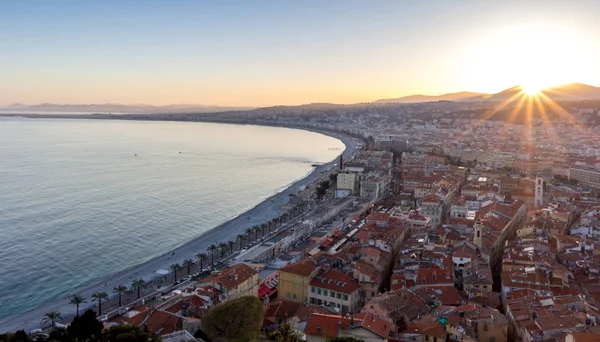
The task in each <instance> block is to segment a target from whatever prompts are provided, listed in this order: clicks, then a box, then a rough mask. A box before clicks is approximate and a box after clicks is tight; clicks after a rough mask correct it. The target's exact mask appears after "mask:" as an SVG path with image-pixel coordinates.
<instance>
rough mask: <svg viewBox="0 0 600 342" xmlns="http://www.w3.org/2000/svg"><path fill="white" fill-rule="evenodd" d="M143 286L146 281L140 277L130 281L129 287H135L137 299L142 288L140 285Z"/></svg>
mask: <svg viewBox="0 0 600 342" xmlns="http://www.w3.org/2000/svg"><path fill="white" fill-rule="evenodd" d="M145 286H146V282H145V281H144V279H142V278H139V279H135V280H134V281H132V282H131V288H134V289H136V291H137V297H138V299H139V298H140V290H141V289H142V287H145Z"/></svg>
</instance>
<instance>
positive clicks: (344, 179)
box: [335, 171, 358, 198]
mask: <svg viewBox="0 0 600 342" xmlns="http://www.w3.org/2000/svg"><path fill="white" fill-rule="evenodd" d="M336 184H337V189H336V192H335V196H336V197H337V198H342V197H346V196H349V195H352V194H354V193H355V192H356V187H357V185H358V175H357V174H356V173H355V172H349V171H341V172H340V173H338V175H337V183H336Z"/></svg>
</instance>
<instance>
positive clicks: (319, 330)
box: [304, 313, 394, 342]
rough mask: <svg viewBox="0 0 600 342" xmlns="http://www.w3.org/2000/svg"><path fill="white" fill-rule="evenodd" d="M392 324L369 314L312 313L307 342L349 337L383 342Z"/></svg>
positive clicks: (308, 323)
mask: <svg viewBox="0 0 600 342" xmlns="http://www.w3.org/2000/svg"><path fill="white" fill-rule="evenodd" d="M393 329H394V328H393V323H391V322H389V321H387V320H385V319H383V318H381V317H379V316H377V315H374V314H370V313H358V314H355V315H352V316H338V315H326V314H319V313H313V314H311V315H310V316H309V317H308V321H307V323H306V328H305V330H304V332H305V333H306V341H307V342H326V341H328V340H329V339H331V338H337V337H342V338H343V337H351V338H355V339H357V340H359V341H364V342H383V341H386V340H387V339H388V337H389V336H390V332H391V331H392V330H393Z"/></svg>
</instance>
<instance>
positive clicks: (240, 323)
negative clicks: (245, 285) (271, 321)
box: [202, 296, 263, 342]
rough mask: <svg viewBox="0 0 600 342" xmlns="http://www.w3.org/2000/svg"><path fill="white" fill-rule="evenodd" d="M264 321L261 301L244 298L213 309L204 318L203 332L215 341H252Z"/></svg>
mask: <svg viewBox="0 0 600 342" xmlns="http://www.w3.org/2000/svg"><path fill="white" fill-rule="evenodd" d="M262 320H263V305H262V303H261V301H260V300H259V299H258V298H257V297H253V296H243V297H239V298H236V299H234V300H230V301H227V302H223V303H221V304H219V305H217V306H215V307H213V308H211V309H210V310H209V311H208V312H207V313H206V315H205V316H204V317H203V318H202V331H204V333H206V335H208V337H209V338H210V339H211V340H213V341H214V340H215V339H225V340H227V341H232V342H236V341H240V342H241V341H250V340H252V337H253V336H255V334H257V333H258V329H259V328H260V326H261V325H262Z"/></svg>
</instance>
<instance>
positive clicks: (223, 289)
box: [201, 264, 259, 300]
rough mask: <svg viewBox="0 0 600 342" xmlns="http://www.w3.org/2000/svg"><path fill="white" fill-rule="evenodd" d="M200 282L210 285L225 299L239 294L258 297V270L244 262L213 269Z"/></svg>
mask: <svg viewBox="0 0 600 342" xmlns="http://www.w3.org/2000/svg"><path fill="white" fill-rule="evenodd" d="M201 284H203V285H212V286H213V287H214V288H216V289H217V290H218V291H219V292H220V293H221V295H223V297H224V298H225V300H231V299H235V298H237V297H240V296H256V297H258V287H259V286H258V285H259V281H258V272H257V271H256V270H254V269H253V268H252V267H250V266H248V265H246V264H237V265H233V266H231V267H227V268H224V269H222V270H220V271H215V272H213V274H212V275H211V276H209V277H207V278H206V279H204V280H202V282H201Z"/></svg>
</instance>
